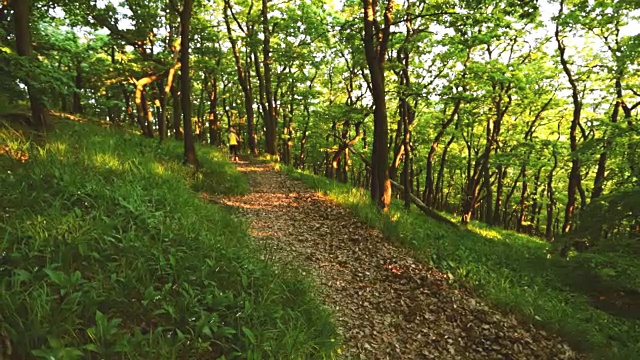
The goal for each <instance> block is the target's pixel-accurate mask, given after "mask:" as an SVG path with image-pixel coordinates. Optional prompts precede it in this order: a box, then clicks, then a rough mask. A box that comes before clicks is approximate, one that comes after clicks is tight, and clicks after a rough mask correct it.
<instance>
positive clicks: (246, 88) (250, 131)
mask: <svg viewBox="0 0 640 360" xmlns="http://www.w3.org/2000/svg"><path fill="white" fill-rule="evenodd" d="M223 10H224V11H223V15H224V22H225V25H226V27H227V35H228V37H229V42H230V43H231V49H232V51H233V57H234V59H235V62H236V72H237V74H238V83H239V84H240V87H241V88H242V93H243V94H244V109H245V112H246V115H247V138H248V140H249V141H248V142H249V150H250V151H251V153H253V154H257V149H256V133H255V129H254V119H255V115H254V111H253V92H252V91H251V87H250V84H249V79H248V76H247V74H246V73H245V69H244V67H243V66H242V59H241V58H240V51H239V50H238V45H237V43H236V39H235V38H234V37H233V34H232V32H231V23H230V21H229V12H230V11H231V4H230V2H229V0H225V1H224V9H223ZM247 71H248V70H247Z"/></svg>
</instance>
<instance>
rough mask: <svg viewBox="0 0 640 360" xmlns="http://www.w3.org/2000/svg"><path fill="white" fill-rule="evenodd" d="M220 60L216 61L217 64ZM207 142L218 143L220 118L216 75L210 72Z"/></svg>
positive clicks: (213, 144) (216, 144)
mask: <svg viewBox="0 0 640 360" xmlns="http://www.w3.org/2000/svg"><path fill="white" fill-rule="evenodd" d="M219 64H220V61H218V65H219ZM208 118H209V144H211V145H212V146H219V145H220V118H219V115H218V75H217V74H216V73H215V72H214V73H213V74H211V93H210V94H209V116H208Z"/></svg>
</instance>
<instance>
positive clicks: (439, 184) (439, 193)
mask: <svg viewBox="0 0 640 360" xmlns="http://www.w3.org/2000/svg"><path fill="white" fill-rule="evenodd" d="M456 130H457V126H456ZM455 139H456V135H455V133H454V134H453V135H451V137H450V138H449V141H447V144H446V145H445V146H444V149H443V150H442V156H440V168H439V169H438V176H437V177H436V191H435V199H434V203H435V204H436V209H439V210H442V207H443V206H444V168H445V164H446V162H447V153H448V152H449V148H450V147H451V144H453V142H454V141H455ZM425 187H426V185H425Z"/></svg>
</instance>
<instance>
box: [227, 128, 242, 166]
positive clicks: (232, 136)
mask: <svg viewBox="0 0 640 360" xmlns="http://www.w3.org/2000/svg"><path fill="white" fill-rule="evenodd" d="M239 143H240V137H239V136H238V135H236V129H234V128H231V129H229V153H230V154H231V156H232V159H231V161H235V162H237V161H238V160H239V158H238V147H239V146H240V145H239Z"/></svg>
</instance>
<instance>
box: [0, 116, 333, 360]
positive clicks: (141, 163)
mask: <svg viewBox="0 0 640 360" xmlns="http://www.w3.org/2000/svg"><path fill="white" fill-rule="evenodd" d="M58 129H59V131H58V132H57V133H55V134H49V135H48V136H49V138H48V139H47V140H46V143H44V144H43V143H40V141H41V140H38V139H37V138H34V139H29V138H28V137H27V136H26V135H22V136H21V135H20V134H19V133H18V132H16V131H14V130H12V129H11V128H9V127H6V126H5V125H4V124H3V125H2V128H0V149H2V151H3V152H2V155H0V168H1V169H3V170H2V171H3V172H2V174H0V188H2V189H3V190H8V191H3V193H2V194H1V195H0V204H2V205H1V207H0V214H1V218H0V293H1V294H2V296H0V334H1V335H0V337H2V338H3V339H2V341H5V337H6V340H8V341H9V342H10V343H11V345H12V348H13V352H14V353H13V356H16V357H18V358H32V357H36V358H60V359H63V358H64V359H82V358H89V357H91V358H93V357H95V358H107V359H109V358H135V359H142V358H145V359H147V358H158V359H170V358H188V359H205V358H206V359H216V358H223V359H232V358H250V359H258V358H312V357H323V356H330V354H331V352H332V351H333V349H334V348H335V346H336V343H335V342H334V339H335V329H334V327H333V325H332V322H331V321H330V318H329V316H328V312H327V311H326V310H324V309H323V308H322V307H321V306H320V305H319V303H318V302H317V300H316V299H315V298H314V297H313V296H312V293H311V287H310V285H309V283H308V282H307V280H305V278H303V277H302V276H301V275H300V274H298V273H297V272H295V271H293V270H290V269H288V268H284V267H282V266H275V265H273V264H268V263H265V262H264V261H263V260H261V259H260V257H259V255H258V254H259V250H258V249H257V248H256V246H254V245H253V243H252V242H251V239H250V238H249V236H248V235H247V232H246V226H245V225H244V224H243V223H242V222H241V221H239V220H238V219H236V218H235V217H233V216H232V215H231V214H230V213H229V212H228V211H226V210H225V209H223V208H221V207H219V206H216V205H214V204H212V203H208V202H206V201H204V200H202V199H200V198H199V195H198V194H197V193H196V192H194V191H193V190H192V189H197V190H206V191H217V192H219V193H223V194H233V193H235V194H237V193H242V192H244V191H246V189H247V184H246V180H245V179H244V178H243V177H241V176H240V175H239V174H238V173H237V171H236V170H235V167H233V166H232V165H231V164H229V163H227V162H225V161H224V160H223V158H224V156H223V155H220V154H219V153H217V152H215V151H211V150H210V149H205V148H201V149H199V150H198V151H199V155H200V160H201V162H202V163H203V165H204V169H205V170H204V171H203V172H202V173H199V174H194V173H193V170H192V169H190V168H187V167H184V166H182V165H181V164H180V161H181V144H179V143H177V142H176V143H173V142H169V143H167V144H163V145H158V144H157V142H153V141H151V140H148V139H144V138H142V137H140V136H138V135H133V134H131V133H126V132H121V131H116V130H108V129H102V128H99V127H98V126H95V125H90V124H80V123H70V122H59V124H58ZM3 344H4V342H3Z"/></svg>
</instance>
